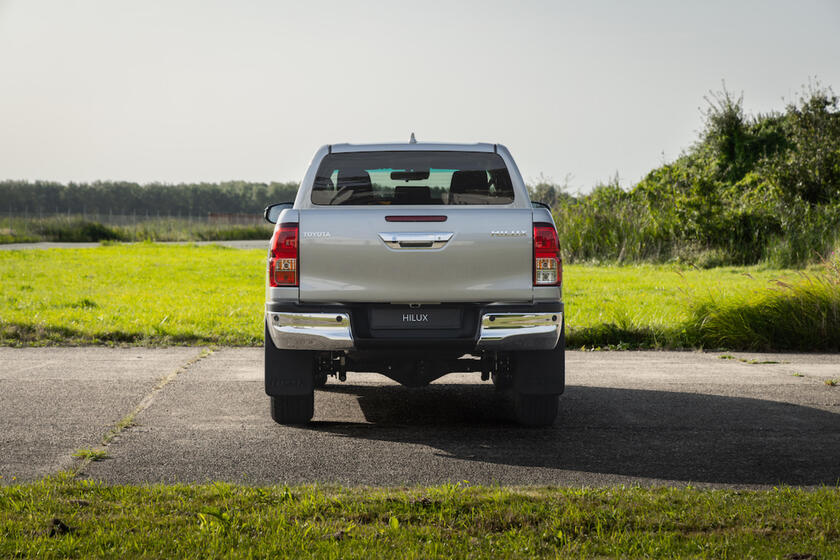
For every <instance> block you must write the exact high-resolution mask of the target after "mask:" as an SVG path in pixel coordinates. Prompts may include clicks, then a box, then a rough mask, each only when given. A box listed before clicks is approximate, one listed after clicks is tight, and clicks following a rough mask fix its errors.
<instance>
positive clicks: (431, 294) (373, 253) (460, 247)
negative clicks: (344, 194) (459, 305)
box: [298, 206, 533, 303]
mask: <svg viewBox="0 0 840 560" xmlns="http://www.w3.org/2000/svg"><path fill="white" fill-rule="evenodd" d="M409 215H410V216H418V215H423V216H426V217H428V216H435V217H437V219H443V217H445V221H436V222H420V221H416V222H415V221H409V222H405V221H388V220H386V217H390V219H391V220H394V219H396V220H399V219H406V216H409ZM394 217H397V218H394ZM532 229H533V228H532V211H531V210H530V209H519V208H495V209H493V208H476V207H472V208H451V207H450V208H445V209H444V208H441V207H437V208H429V209H425V208H424V209H423V210H415V211H407V210H406V209H394V208H393V207H391V208H389V207H385V206H378V207H358V208H351V207H340V208H328V209H317V208H315V209H305V210H301V212H300V240H299V243H300V245H299V251H300V262H299V265H298V267H299V271H300V300H301V302H382V303H436V302H494V301H504V302H528V301H531V300H532V297H533V288H532V282H533V279H532V274H533V272H532V267H533V255H532V247H531V245H532V236H533V231H532Z"/></svg>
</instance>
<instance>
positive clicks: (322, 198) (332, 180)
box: [312, 169, 338, 204]
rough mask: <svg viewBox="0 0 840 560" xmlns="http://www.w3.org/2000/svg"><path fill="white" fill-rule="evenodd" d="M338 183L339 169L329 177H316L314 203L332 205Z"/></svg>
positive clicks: (313, 189) (313, 190)
mask: <svg viewBox="0 0 840 560" xmlns="http://www.w3.org/2000/svg"><path fill="white" fill-rule="evenodd" d="M337 181H338V169H336V170H334V171H333V172H332V173H331V174H330V176H329V177H323V176H321V175H319V176H317V177H315V183H314V184H313V185H312V202H313V203H314V204H330V203H331V201H332V199H333V197H334V196H335V185H336V182H337Z"/></svg>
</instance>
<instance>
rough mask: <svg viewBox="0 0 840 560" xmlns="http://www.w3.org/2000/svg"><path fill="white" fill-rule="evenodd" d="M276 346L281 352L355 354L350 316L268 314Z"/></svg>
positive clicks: (291, 313) (270, 330)
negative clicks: (353, 352) (308, 351)
mask: <svg viewBox="0 0 840 560" xmlns="http://www.w3.org/2000/svg"><path fill="white" fill-rule="evenodd" d="M265 320H266V324H267V325H268V332H269V333H270V334H271V340H272V341H273V342H274V346H276V347H277V348H280V349H281V350H352V349H353V333H352V331H351V330H350V314H349V313H295V312H289V311H283V312H268V313H266V314H265Z"/></svg>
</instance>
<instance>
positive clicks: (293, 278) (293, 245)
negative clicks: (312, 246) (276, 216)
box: [268, 224, 298, 286]
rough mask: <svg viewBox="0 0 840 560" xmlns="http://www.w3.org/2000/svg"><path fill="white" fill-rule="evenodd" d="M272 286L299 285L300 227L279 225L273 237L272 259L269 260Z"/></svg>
mask: <svg viewBox="0 0 840 560" xmlns="http://www.w3.org/2000/svg"><path fill="white" fill-rule="evenodd" d="M268 284H269V285H270V286H297V285H298V225H297V224H277V227H275V228H274V235H272V236H271V257H269V259H268Z"/></svg>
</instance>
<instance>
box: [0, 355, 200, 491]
mask: <svg viewBox="0 0 840 560" xmlns="http://www.w3.org/2000/svg"><path fill="white" fill-rule="evenodd" d="M200 352H201V349H199V348H168V349H148V348H2V347H0V476H2V479H0V483H6V484H8V483H10V482H12V481H13V480H15V479H16V480H17V481H28V480H35V479H38V478H40V477H42V476H45V475H49V474H55V473H56V472H58V471H59V470H62V469H66V468H68V467H70V466H71V465H72V464H73V462H74V459H72V457H71V455H72V453H73V452H74V451H76V450H78V449H80V448H88V447H97V446H99V444H100V442H101V440H102V436H103V435H104V434H106V433H107V432H108V431H109V430H110V429H111V427H113V426H114V424H116V423H117V422H118V421H119V420H120V419H121V418H122V417H123V416H125V415H126V414H127V413H129V412H130V411H131V410H133V409H134V407H136V406H137V404H138V403H139V402H140V400H141V399H142V398H143V397H144V395H146V394H147V393H148V392H149V391H150V390H151V389H152V387H154V385H155V384H156V383H157V382H158V380H159V379H160V378H161V377H163V376H165V375H167V374H169V373H170V372H172V371H173V370H175V369H177V368H178V367H179V366H181V365H182V364H184V363H186V362H187V361H189V360H190V359H192V358H195V357H196V356H197V355H198V354H199V353H200Z"/></svg>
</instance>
